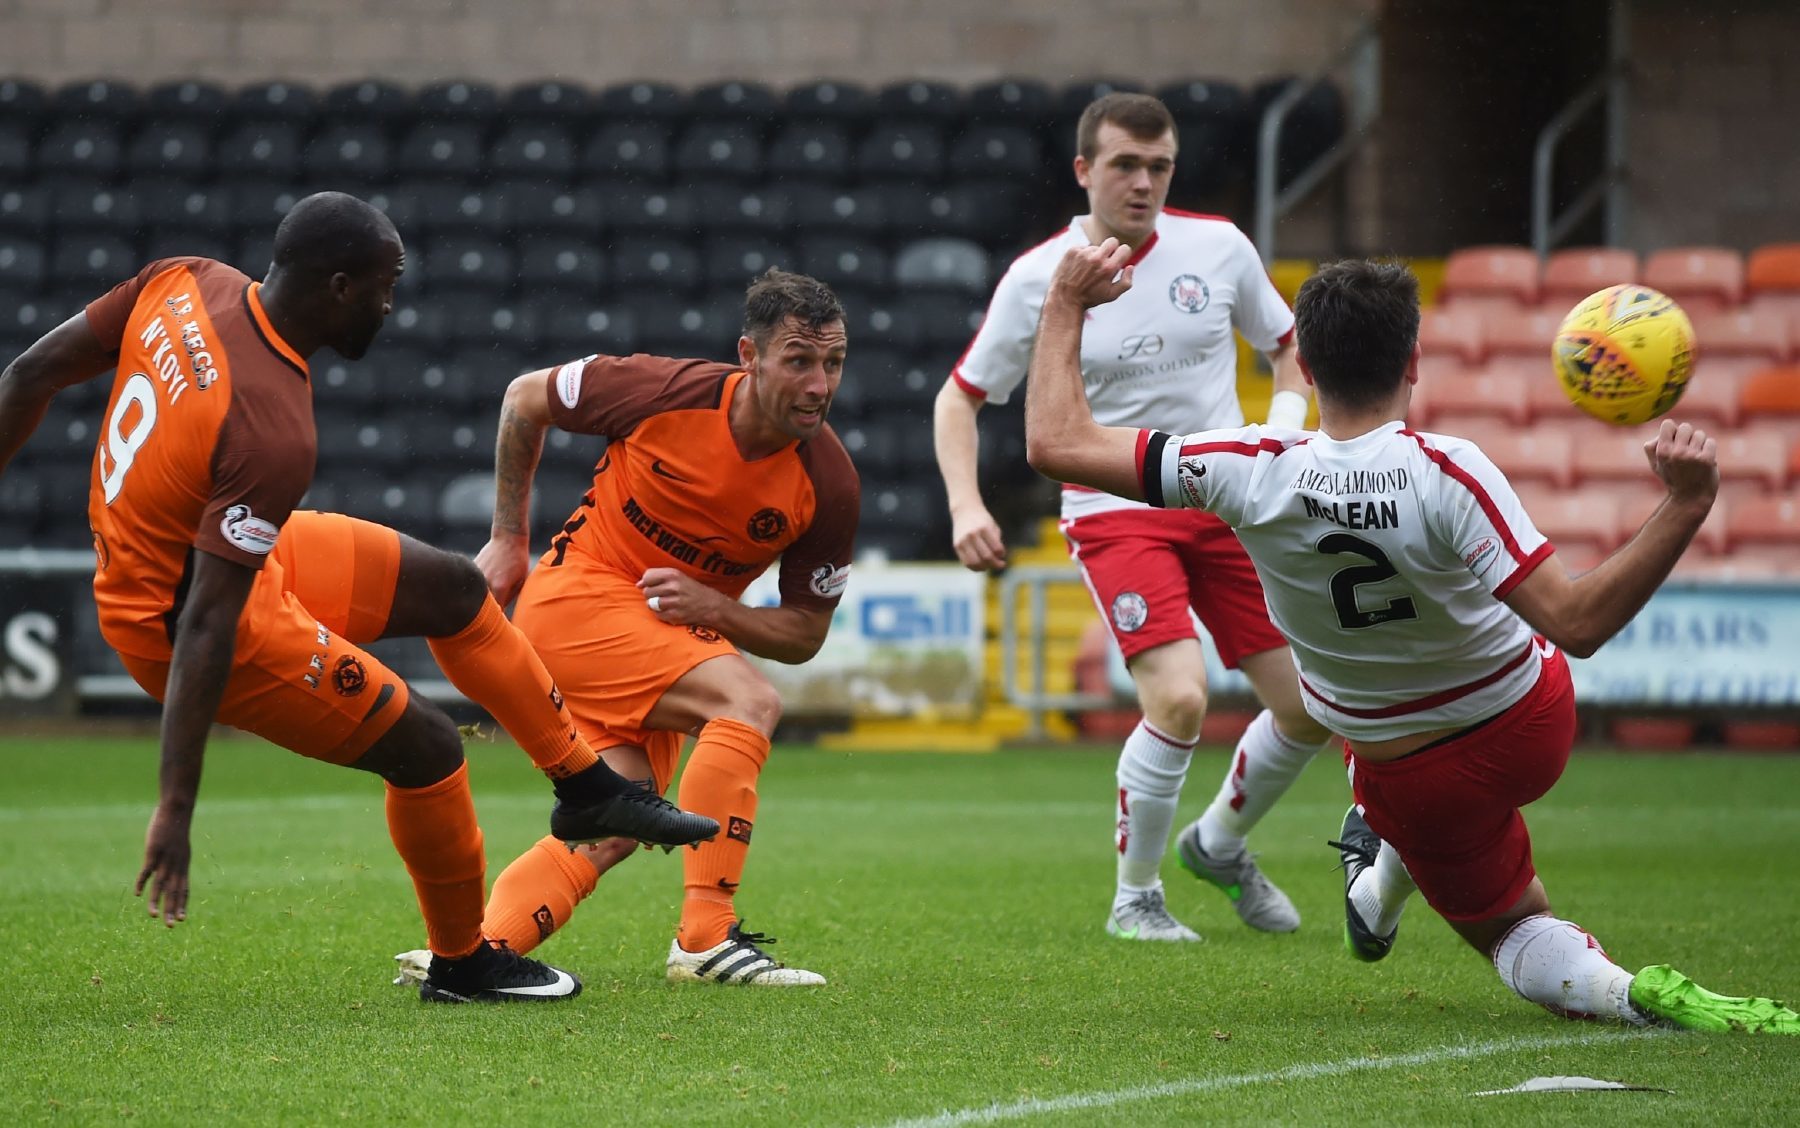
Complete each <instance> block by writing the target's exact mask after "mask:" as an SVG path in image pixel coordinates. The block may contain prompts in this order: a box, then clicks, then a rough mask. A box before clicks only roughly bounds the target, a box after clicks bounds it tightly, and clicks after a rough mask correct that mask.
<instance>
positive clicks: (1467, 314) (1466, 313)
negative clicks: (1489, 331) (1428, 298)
mask: <svg viewBox="0 0 1800 1128" xmlns="http://www.w3.org/2000/svg"><path fill="white" fill-rule="evenodd" d="M1419 353H1420V355H1421V356H1425V357H1451V356H1453V357H1457V358H1459V359H1461V360H1466V361H1468V362H1469V363H1471V364H1478V363H1480V362H1481V361H1482V359H1483V358H1485V357H1486V356H1487V343H1486V339H1485V336H1484V334H1483V332H1482V319H1481V315H1480V313H1478V312H1477V311H1475V310H1472V309H1460V308H1459V309H1446V308H1444V307H1442V306H1434V307H1432V308H1431V309H1428V310H1425V311H1423V312H1422V313H1421V314H1420V315H1419Z"/></svg>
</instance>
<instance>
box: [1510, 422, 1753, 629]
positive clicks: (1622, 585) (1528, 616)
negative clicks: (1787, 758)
mask: <svg viewBox="0 0 1800 1128" xmlns="http://www.w3.org/2000/svg"><path fill="white" fill-rule="evenodd" d="M1644 455H1645V457H1646V458H1648V459H1649V461H1650V468H1651V469H1652V470H1653V471H1655V472H1656V476H1657V477H1658V478H1661V479H1662V481H1663V484H1664V485H1666V486H1667V487H1668V489H1669V495H1668V497H1667V498H1665V499H1664V500H1663V503H1662V505H1660V506H1658V507H1657V510H1656V512H1654V513H1652V514H1651V515H1650V518H1649V520H1647V521H1645V522H1644V527H1643V528H1642V529H1639V530H1638V532H1637V535H1636V536H1634V537H1632V538H1631V540H1630V541H1628V542H1627V543H1625V544H1624V545H1622V546H1620V547H1619V549H1618V550H1617V551H1616V552H1614V553H1613V554H1612V555H1611V556H1608V557H1607V558H1606V559H1605V560H1603V561H1601V562H1600V564H1599V566H1598V567H1596V568H1594V570H1593V571H1591V572H1587V573H1585V574H1583V575H1581V576H1578V577H1575V578H1574V579H1571V578H1570V577H1569V574H1568V572H1567V571H1566V570H1565V569H1564V568H1563V566H1562V564H1561V562H1560V561H1558V560H1557V558H1556V557H1554V556H1552V557H1551V558H1550V559H1548V560H1546V561H1544V564H1543V565H1542V566H1541V567H1539V568H1538V569H1537V570H1536V571H1534V572H1532V573H1531V575H1529V576H1527V577H1526V578H1525V580H1524V581H1523V582H1522V583H1520V584H1519V586H1518V587H1516V588H1514V589H1513V592H1512V594H1511V595H1509V596H1507V598H1506V603H1507V606H1509V607H1511V608H1512V609H1513V610H1514V611H1517V612H1518V613H1519V617H1520V618H1522V619H1524V620H1525V621H1526V622H1527V623H1530V624H1531V625H1532V627H1533V628H1535V629H1536V630H1537V631H1539V632H1540V633H1541V634H1543V636H1544V637H1545V638H1547V639H1549V640H1550V641H1551V642H1554V643H1555V644H1556V645H1558V646H1560V647H1562V648H1563V649H1564V650H1567V651H1568V652H1569V653H1571V654H1573V655H1575V656H1576V657H1578V658H1586V657H1588V656H1589V655H1591V654H1593V653H1594V651H1596V650H1598V649H1600V647H1601V646H1603V645H1605V643H1606V641H1607V640H1608V639H1610V638H1612V636H1613V635H1615V634H1617V633H1619V631H1620V630H1622V629H1623V628H1624V626H1625V624H1627V623H1629V622H1630V621H1631V620H1632V618H1633V617H1634V616H1636V615H1637V613H1638V612H1639V611H1641V610H1643V608H1644V604H1646V603H1648V602H1649V601H1650V597H1651V596H1652V595H1654V594H1655V593H1656V589H1657V587H1658V585H1660V584H1661V583H1662V582H1663V580H1665V579H1667V578H1668V575H1669V572H1670V570H1671V569H1673V568H1674V567H1675V562H1676V561H1677V560H1679V559H1681V554H1682V552H1683V551H1684V550H1686V548H1687V546H1688V542H1689V541H1691V540H1693V539H1694V534H1695V533H1696V532H1698V531H1699V530H1700V525H1701V523H1702V522H1704V521H1705V520H1706V515H1707V514H1708V513H1709V512H1711V511H1712V505H1713V498H1714V497H1715V496H1717V494H1718V492H1719V457H1718V443H1717V442H1716V441H1715V440H1713V439H1712V438H1711V437H1710V436H1708V435H1707V434H1706V432H1705V431H1702V430H1699V429H1698V428H1696V427H1694V426H1693V425H1691V424H1688V423H1683V424H1680V425H1679V426H1677V425H1676V424H1675V423H1673V422H1671V421H1670V420H1667V419H1665V420H1663V422H1662V426H1661V427H1660V428H1659V429H1658V430H1657V433H1656V436H1655V437H1654V438H1652V439H1650V440H1648V441H1647V442H1645V443H1644Z"/></svg>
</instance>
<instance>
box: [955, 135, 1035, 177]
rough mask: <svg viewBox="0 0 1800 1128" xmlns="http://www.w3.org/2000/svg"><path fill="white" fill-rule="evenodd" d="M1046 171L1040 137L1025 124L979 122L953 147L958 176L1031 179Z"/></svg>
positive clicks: (959, 138)
mask: <svg viewBox="0 0 1800 1128" xmlns="http://www.w3.org/2000/svg"><path fill="white" fill-rule="evenodd" d="M1045 171H1046V170H1045V168H1044V154H1043V151H1042V150H1041V149H1040V148H1039V146H1038V140H1037V138H1036V137H1034V136H1033V135H1032V133H1031V131H1030V130H1027V129H1025V128H1024V127H1022V126H1017V125H977V126H974V127H972V128H970V129H968V130H965V131H964V132H963V134H962V136H960V137H958V138H957V139H956V142H955V143H954V144H953V145H951V146H950V174H951V176H953V177H956V178H958V179H963V180H979V179H983V178H991V179H994V180H1006V179H1009V178H1010V179H1018V180H1024V181H1031V180H1037V179H1041V178H1042V177H1043V176H1044V174H1045Z"/></svg>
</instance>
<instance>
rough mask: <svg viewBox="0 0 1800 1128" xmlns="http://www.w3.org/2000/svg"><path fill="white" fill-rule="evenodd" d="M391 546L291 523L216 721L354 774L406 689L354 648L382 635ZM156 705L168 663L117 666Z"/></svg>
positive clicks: (272, 560)
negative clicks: (345, 766)
mask: <svg viewBox="0 0 1800 1128" xmlns="http://www.w3.org/2000/svg"><path fill="white" fill-rule="evenodd" d="M399 575H400V534H398V533H396V532H394V530H392V529H389V528H387V527H385V526H382V525H376V524H373V523H371V522H368V521H358V520H356V519H355V518H352V517H345V516H342V515H341V514H336V513H314V512H310V511H304V510H303V511H300V512H297V513H295V514H294V515H293V516H292V517H290V518H289V519H288V522H287V524H285V525H283V526H282V529H281V536H280V538H279V539H278V540H277V541H276V542H275V551H274V552H272V553H271V554H270V555H269V559H268V562H267V563H265V564H264V565H263V569H262V571H261V572H260V573H258V575H257V577H256V582H255V583H254V584H253V585H252V586H251V588H250V599H249V601H248V602H247V603H246V604H245V605H244V613H243V616H242V617H241V618H240V619H239V620H238V634H237V651H236V654H235V655H234V659H233V664H232V667H231V677H230V678H229V680H227V681H226V683H225V696H224V698H223V699H222V700H221V701H220V703H219V713H218V718H217V719H218V721H219V723H221V724H227V725H231V726H232V727H234V728H240V729H243V730H244V731H245V732H251V733H255V734H256V735H257V736H260V737H262V738H263V739H265V740H267V741H269V742H270V743H272V744H278V745H280V746H281V747H283V748H286V749H289V750H291V751H294V752H298V753H300V754H301V755H302V756H310V757H312V758H313V759H315V760H325V761H327V762H329V763H333V764H352V763H355V762H356V761H357V760H358V759H359V758H361V756H362V754H363V753H364V752H366V751H368V749H369V746H370V745H372V744H374V743H375V742H376V741H377V740H379V739H381V737H382V736H383V735H384V734H385V733H386V732H387V731H388V729H389V728H391V727H392V726H393V724H394V722H395V721H397V720H399V719H400V714H401V713H403V712H405V710H406V703H407V699H408V693H407V688H406V683H405V682H404V681H401V680H400V677H399V676H398V675H397V674H395V673H394V672H393V671H392V670H389V669H388V668H387V667H386V666H384V665H383V664H382V663H381V661H380V660H379V659H377V658H375V657H374V656H372V655H370V654H369V653H368V652H366V651H364V650H363V649H362V648H361V647H359V646H358V645H356V644H357V643H360V642H372V641H374V640H375V639H377V638H379V637H380V636H381V632H382V631H383V630H384V629H385V628H386V626H387V619H388V611H389V610H390V608H392V606H393V601H394V585H395V583H396V582H397V580H398V578H399ZM119 657H120V659H121V660H122V661H123V662H124V664H125V669H126V671H127V672H128V673H130V674H131V676H132V678H133V679H134V680H135V681H136V682H137V683H138V684H139V685H141V686H143V687H144V690H145V691H146V692H148V693H149V694H150V696H152V697H154V698H156V699H157V700H158V701H161V700H163V698H164V694H165V691H166V689H167V687H168V683H169V660H168V658H167V657H166V656H163V657H159V658H145V657H139V656H133V655H129V654H120V655H119Z"/></svg>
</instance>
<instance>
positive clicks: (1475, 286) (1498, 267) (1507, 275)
mask: <svg viewBox="0 0 1800 1128" xmlns="http://www.w3.org/2000/svg"><path fill="white" fill-rule="evenodd" d="M1438 296H1439V300H1440V301H1442V302H1443V303H1444V304H1445V305H1451V306H1454V305H1458V304H1464V303H1468V304H1475V305H1481V306H1483V307H1484V308H1487V309H1495V308H1498V309H1505V308H1507V307H1509V306H1510V307H1511V308H1514V309H1522V308H1524V307H1527V306H1530V305H1532V304H1533V303H1535V302H1536V301H1537V296H1538V260H1537V256H1536V255H1534V254H1532V253H1531V251H1530V250H1528V249H1527V248H1525V247H1493V246H1490V247H1464V248H1463V249H1461V250H1458V251H1453V252H1451V254H1450V257H1449V259H1448V260H1446V262H1445V263H1444V283H1443V288H1442V289H1441V290H1440V291H1439V295H1438Z"/></svg>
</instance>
